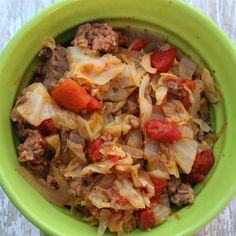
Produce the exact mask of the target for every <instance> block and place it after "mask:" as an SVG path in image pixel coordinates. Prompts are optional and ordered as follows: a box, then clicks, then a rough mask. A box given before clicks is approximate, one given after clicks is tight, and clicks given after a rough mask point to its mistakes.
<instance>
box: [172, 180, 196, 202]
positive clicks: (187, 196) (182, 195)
mask: <svg viewBox="0 0 236 236" xmlns="http://www.w3.org/2000/svg"><path fill="white" fill-rule="evenodd" d="M168 192H169V195H170V202H171V203H173V204H175V205H177V206H183V205H187V204H192V203H193V200H194V196H195V194H194V191H193V189H192V187H191V185H190V184H184V183H182V182H181V180H180V179H176V178H173V179H171V180H170V181H169V184H168Z"/></svg>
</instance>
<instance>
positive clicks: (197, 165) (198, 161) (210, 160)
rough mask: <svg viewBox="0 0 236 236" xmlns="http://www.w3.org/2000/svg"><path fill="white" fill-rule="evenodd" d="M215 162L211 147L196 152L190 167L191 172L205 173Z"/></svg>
mask: <svg viewBox="0 0 236 236" xmlns="http://www.w3.org/2000/svg"><path fill="white" fill-rule="evenodd" d="M214 162H215V158H214V153H213V150H212V149H207V150H204V151H202V152H200V153H198V154H197V156H196V158H195V160H194V163H193V168H192V173H198V174H202V175H206V174H207V173H208V172H209V170H210V169H211V167H212V166H213V164H214Z"/></svg>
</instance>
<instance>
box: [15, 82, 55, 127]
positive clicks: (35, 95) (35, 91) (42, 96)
mask: <svg viewBox="0 0 236 236" xmlns="http://www.w3.org/2000/svg"><path fill="white" fill-rule="evenodd" d="M23 93H24V95H25V97H26V102H25V103H24V104H22V105H20V106H18V107H17V111H18V112H19V114H20V115H21V116H22V117H23V118H24V119H25V120H26V121H27V122H29V123H30V124H31V125H34V126H38V125H40V124H41V123H42V122H43V121H44V120H47V119H50V118H53V117H54V116H55V114H56V111H55V110H56V108H57V106H56V104H55V101H54V100H53V98H52V97H51V96H50V95H49V93H48V91H47V89H46V88H45V87H44V85H43V84H42V83H33V84H31V85H30V86H28V87H27V88H25V89H24V92H23Z"/></svg>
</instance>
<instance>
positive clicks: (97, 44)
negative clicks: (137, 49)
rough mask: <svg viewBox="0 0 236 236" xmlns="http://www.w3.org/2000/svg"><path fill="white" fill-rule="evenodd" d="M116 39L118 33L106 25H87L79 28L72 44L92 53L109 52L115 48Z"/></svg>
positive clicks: (116, 44)
mask: <svg viewBox="0 0 236 236" xmlns="http://www.w3.org/2000/svg"><path fill="white" fill-rule="evenodd" d="M118 38H119V36H118V33H117V32H115V31H114V30H113V29H112V27H111V26H110V25H108V24H100V23H94V24H89V23H87V24H84V25H81V26H79V28H78V30H77V32H76V35H75V38H74V40H73V41H72V44H73V45H74V46H79V47H82V48H90V49H92V50H94V51H102V52H109V51H112V50H114V49H115V48H117V46H118Z"/></svg>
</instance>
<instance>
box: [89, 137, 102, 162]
mask: <svg viewBox="0 0 236 236" xmlns="http://www.w3.org/2000/svg"><path fill="white" fill-rule="evenodd" d="M103 143H104V139H103V136H100V137H99V138H98V139H96V140H95V141H93V142H91V143H90V144H89V145H88V153H89V157H90V159H91V160H92V161H93V162H97V161H100V160H101V153H100V148H101V146H102V144H103Z"/></svg>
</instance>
